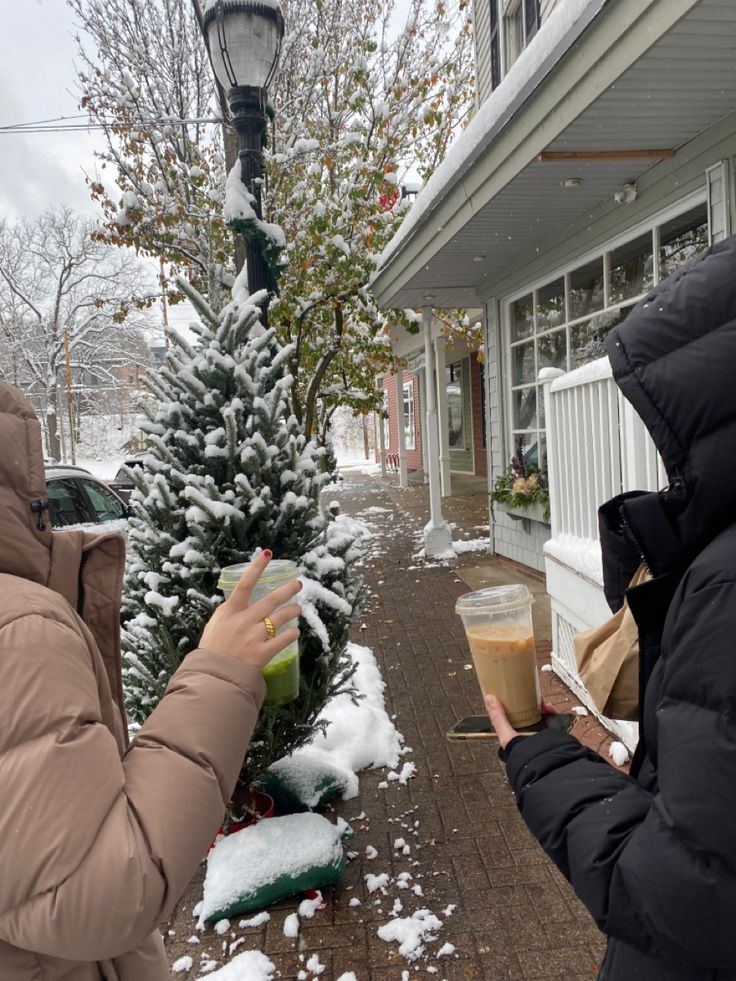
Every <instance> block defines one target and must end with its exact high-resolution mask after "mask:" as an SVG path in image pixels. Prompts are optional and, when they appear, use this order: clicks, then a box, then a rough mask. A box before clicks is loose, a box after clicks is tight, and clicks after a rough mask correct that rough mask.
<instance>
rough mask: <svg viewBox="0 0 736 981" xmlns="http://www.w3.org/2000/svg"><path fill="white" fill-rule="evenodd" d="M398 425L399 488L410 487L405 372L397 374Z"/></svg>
mask: <svg viewBox="0 0 736 981" xmlns="http://www.w3.org/2000/svg"><path fill="white" fill-rule="evenodd" d="M396 425H397V427H398V431H399V432H398V437H399V487H404V488H406V487H408V486H409V474H408V471H407V469H406V418H405V417H404V372H403V371H397V372H396Z"/></svg>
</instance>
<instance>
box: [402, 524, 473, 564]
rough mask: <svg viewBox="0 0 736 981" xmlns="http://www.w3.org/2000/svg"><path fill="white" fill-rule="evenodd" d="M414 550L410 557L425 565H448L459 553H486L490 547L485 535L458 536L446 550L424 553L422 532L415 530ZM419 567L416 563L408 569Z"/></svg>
mask: <svg viewBox="0 0 736 981" xmlns="http://www.w3.org/2000/svg"><path fill="white" fill-rule="evenodd" d="M414 541H415V545H416V546H419V547H415V551H414V553H413V554H412V559H413V561H415V562H420V561H421V562H422V563H423V564H425V565H448V563H450V562H454V561H455V559H457V558H458V557H459V556H460V555H465V554H467V553H468V552H480V553H483V554H486V553H487V552H488V551H489V549H490V547H491V542H490V538H489V537H488V536H487V535H486V537H484V538H459V539H456V540H455V541H453V542H452V545H451V547H450V549H448V551H446V552H443V553H442V554H441V555H429V556H428V555H426V554H425V551H424V533H423V532H417V533H416V534H415V535H414ZM416 568H419V567H418V566H416V565H413V566H409V569H416Z"/></svg>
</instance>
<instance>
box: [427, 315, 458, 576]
mask: <svg viewBox="0 0 736 981" xmlns="http://www.w3.org/2000/svg"><path fill="white" fill-rule="evenodd" d="M422 329H423V331H424V364H425V370H426V372H427V378H428V379H431V378H432V374H433V372H434V345H433V344H432V308H431V307H425V308H424V309H423V310H422ZM427 467H428V470H429V522H428V523H427V525H426V527H425V529H424V552H425V554H426V555H427V556H433V555H434V556H437V555H443V554H444V553H447V552H452V532H451V531H450V526H449V525H448V524H447V522H446V521H444V519H443V517H442V492H441V485H440V446H439V430H438V426H437V399H436V396H435V388H434V385H432V384H431V382H430V383H429V384H428V385H427Z"/></svg>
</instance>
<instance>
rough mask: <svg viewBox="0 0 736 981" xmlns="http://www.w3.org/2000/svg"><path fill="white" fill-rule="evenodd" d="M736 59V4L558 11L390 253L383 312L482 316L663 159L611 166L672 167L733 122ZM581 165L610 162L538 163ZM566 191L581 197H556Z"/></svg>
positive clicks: (565, 1) (376, 287) (589, 0)
mask: <svg viewBox="0 0 736 981" xmlns="http://www.w3.org/2000/svg"><path fill="white" fill-rule="evenodd" d="M735 49H736V5H735V4H733V3H732V2H731V0H676V2H667V3H663V2H659V0H641V2H640V3H638V4H636V5H632V4H631V3H630V2H628V0H562V2H561V3H560V4H559V5H558V6H557V7H556V8H555V10H554V11H553V12H552V14H551V15H550V17H549V18H548V19H547V20H546V21H545V22H544V23H543V25H542V27H541V28H540V30H539V31H538V33H537V34H536V36H535V37H534V38H533V39H532V41H531V42H530V44H529V45H528V46H527V48H526V49H525V50H524V51H523V52H522V54H521V55H520V57H519V58H518V59H517V61H516V62H515V63H514V65H513V66H512V68H511V70H510V71H509V73H508V74H507V75H506V77H505V78H504V79H503V81H502V83H501V85H499V86H498V88H497V89H496V90H495V91H494V92H493V93H492V95H491V96H490V97H489V98H488V99H487V100H486V101H485V102H484V103H483V104H482V105H481V106H480V108H479V110H478V112H477V114H476V116H475V117H474V118H473V120H472V121H471V123H470V124H469V125H468V127H467V128H466V129H465V131H464V132H463V133H462V134H461V135H460V136H459V138H458V139H457V140H456V141H455V143H454V144H453V146H452V147H451V148H450V150H449V152H448V154H447V157H446V158H445V160H444V161H443V163H442V164H441V166H440V167H439V168H438V169H437V171H436V172H435V173H434V174H433V175H432V177H431V179H430V180H429V181H428V183H427V185H426V187H425V188H424V190H423V191H422V192H421V194H420V195H419V197H418V198H417V200H416V202H415V204H414V206H413V208H412V209H411V211H410V212H409V214H408V216H407V218H406V220H405V221H404V223H403V225H402V226H401V228H400V230H399V232H398V233H397V234H396V235H395V236H394V238H393V239H392V240H391V242H389V244H388V246H387V247H386V249H385V251H384V253H383V255H382V257H381V262H380V267H379V270H378V272H377V274H376V276H375V277H374V280H373V284H372V286H373V291H374V293H375V295H376V298H377V300H378V302H379V304H380V305H381V306H382V307H385V308H404V307H415V308H416V307H421V306H427V305H428V304H430V303H431V305H432V306H436V307H440V306H445V307H465V306H469V305H477V304H478V302H479V300H481V299H482V298H483V297H484V295H485V293H486V292H487V291H488V290H489V288H490V284H492V283H494V282H496V283H499V282H502V281H503V277H504V275H508V273H509V272H510V271H511V270H512V269H515V268H517V269H518V267H519V265H520V264H524V263H529V264H530V265H533V263H534V257H535V256H536V255H538V254H539V253H540V251H542V247H544V248H547V247H551V246H553V245H554V244H555V242H556V241H558V242H560V243H563V242H564V241H565V237H566V236H569V234H570V232H571V230H573V229H574V226H575V223H576V222H581V221H583V220H589V219H590V214H591V211H592V209H594V208H597V207H599V206H601V205H603V204H605V203H609V204H610V207H611V208H612V209H613V208H616V207H619V206H618V205H616V204H615V203H614V202H613V195H614V193H615V192H616V191H617V190H619V189H620V188H621V187H622V185H623V184H625V183H629V182H633V181H637V180H639V179H641V178H642V176H643V175H645V174H647V172H648V171H650V170H653V169H654V168H656V167H658V166H660V167H661V166H662V160H663V159H664V156H662V157H660V158H659V159H658V158H657V157H654V156H651V157H645V156H640V157H639V158H636V157H633V156H631V155H629V156H621V157H619V158H614V157H613V156H612V154H614V153H616V152H620V151H649V150H659V151H663V154H665V155H669V157H670V158H671V157H672V154H673V152H674V153H675V155H676V154H677V152H678V151H680V150H681V149H682V148H683V147H685V146H686V145H687V144H688V143H689V142H690V141H692V140H693V139H694V138H695V137H696V136H698V135H699V134H701V133H702V132H704V131H705V130H706V129H708V128H709V127H710V126H712V125H714V124H715V123H716V122H717V121H718V120H720V119H722V118H723V117H724V116H726V115H727V114H729V113H731V112H733V111H734V109H735V108H736V58H734V50H735ZM576 151H582V152H585V153H588V154H590V152H599V153H601V154H603V156H601V157H599V159H590V157H589V156H588V158H587V159H586V158H581V159H564V160H560V159H557V160H553V159H540V155H541V154H543V153H550V152H551V153H560V152H570V153H574V152H576ZM669 162H670V163H671V162H672V161H671V160H669ZM571 177H579V178H581V179H582V184H581V185H579V186H578V187H575V188H563V187H561V181H562V180H563V179H566V178H571ZM700 177H701V185H702V170H701V174H700ZM679 193H680V195H682V193H683V192H682V189H680V192H679Z"/></svg>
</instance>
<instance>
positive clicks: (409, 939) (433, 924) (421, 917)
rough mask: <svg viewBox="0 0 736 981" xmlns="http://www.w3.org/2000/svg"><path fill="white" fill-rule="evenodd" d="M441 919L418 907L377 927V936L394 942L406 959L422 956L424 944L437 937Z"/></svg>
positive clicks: (415, 958) (440, 927) (411, 959)
mask: <svg viewBox="0 0 736 981" xmlns="http://www.w3.org/2000/svg"><path fill="white" fill-rule="evenodd" d="M441 929H442V921H441V920H440V919H438V917H436V916H435V915H434V913H430V911H429V910H428V909H419V910H417V911H416V912H415V913H412V914H411V916H403V917H397V919H395V920H391V921H390V922H389V923H384V925H383V926H381V927H379V928H378V936H379V937H380V938H381V940H385V941H386V943H391V942H392V941H393V942H396V943H398V945H399V953H400V954H401V956H402V957H405V958H406V960H408V961H415V960H417V959H418V958H420V957H421V956H422V954H423V953H424V950H425V945H426V944H428V943H432V941H434V940H436V939H437V931H438V930H441Z"/></svg>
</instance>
